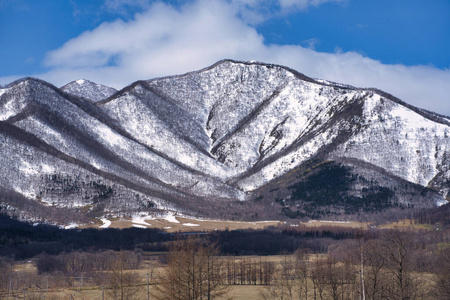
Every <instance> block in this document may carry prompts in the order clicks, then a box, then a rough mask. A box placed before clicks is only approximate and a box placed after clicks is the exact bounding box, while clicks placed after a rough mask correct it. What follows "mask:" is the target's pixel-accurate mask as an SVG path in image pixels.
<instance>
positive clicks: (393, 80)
mask: <svg viewBox="0 0 450 300" xmlns="http://www.w3.org/2000/svg"><path fill="white" fill-rule="evenodd" d="M238 2H239V3H240V5H241V6H239V5H237V4H236V3H238ZM262 2H264V0H235V2H233V1H231V2H230V1H222V0H195V1H192V2H189V3H188V4H186V5H184V6H182V7H181V8H179V9H177V8H174V7H173V6H170V5H166V4H162V3H153V4H151V5H150V6H149V9H148V10H147V11H145V12H144V13H140V14H137V15H136V16H135V17H134V18H133V19H132V20H130V21H128V22H125V21H121V20H117V21H114V22H109V23H103V24H101V25H100V26H99V27H97V28H95V29H94V30H92V31H86V32H84V33H83V34H81V35H80V36H78V37H76V38H74V39H72V40H70V41H68V42H67V43H65V44H64V45H63V46H62V47H61V48H59V49H56V50H54V51H51V52H49V53H48V56H47V58H46V60H45V63H46V65H47V66H48V67H49V69H50V71H49V72H47V73H45V74H41V75H39V77H41V78H43V79H46V80H48V81H50V82H52V83H54V84H56V85H58V86H61V85H63V84H65V83H67V82H70V81H73V80H75V79H79V78H86V79H90V80H93V81H96V82H98V83H103V84H106V85H110V86H113V87H115V88H122V87H124V86H125V85H128V84H130V83H132V82H133V81H136V80H139V79H150V78H154V77H158V76H165V75H173V74H180V73H184V72H187V71H192V70H196V69H200V68H203V67H206V66H208V65H210V64H213V63H214V62H216V61H218V60H220V59H223V58H233V59H239V60H258V61H263V62H270V63H278V64H282V65H286V66H289V67H291V68H293V69H296V70H298V71H299V72H302V73H304V74H305V75H307V76H310V77H315V78H321V79H327V80H331V81H336V82H341V83H347V84H351V85H354V86H358V87H376V88H379V89H382V90H384V91H386V92H388V93H391V94H393V95H394V96H397V97H399V98H401V99H402V100H404V101H406V102H408V103H410V104H413V105H415V106H418V107H422V108H426V109H429V110H432V111H436V112H438V113H442V114H446V115H450V101H449V100H450V99H449V96H448V95H450V84H449V83H450V70H441V69H438V68H434V67H431V66H410V67H408V66H403V65H385V64H382V63H381V62H379V61H376V60H373V59H370V58H368V57H365V56H363V55H361V54H359V53H356V52H345V53H343V52H342V51H340V52H339V51H336V52H335V53H321V52H317V51H315V50H314V49H313V48H312V47H309V48H305V47H302V46H300V45H267V44H265V43H264V37H263V36H262V35H260V34H258V32H257V31H256V30H255V28H254V27H253V26H252V25H249V22H248V20H243V19H242V7H245V8H246V9H249V10H251V8H252V7H257V5H258V3H262ZM296 2H298V1H296ZM306 2H307V4H308V5H319V4H321V3H323V2H325V0H310V1H306ZM282 3H283V4H282ZM290 3H293V1H291V2H288V1H287V0H284V1H283V0H280V5H284V7H288V6H289V5H294V4H290ZM242 5H244V6H242ZM0 83H5V81H4V79H3V80H2V79H1V78H0Z"/></svg>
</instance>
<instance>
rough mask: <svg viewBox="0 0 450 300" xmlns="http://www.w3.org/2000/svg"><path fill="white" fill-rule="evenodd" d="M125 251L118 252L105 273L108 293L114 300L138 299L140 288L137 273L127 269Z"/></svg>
mask: <svg viewBox="0 0 450 300" xmlns="http://www.w3.org/2000/svg"><path fill="white" fill-rule="evenodd" d="M128 259H129V257H128V256H127V253H125V252H122V251H121V252H119V253H118V254H117V256H116V260H115V263H114V264H113V265H112V266H111V269H110V271H109V272H108V273H107V275H106V280H107V286H108V294H109V295H110V297H112V298H113V299H115V300H132V299H140V297H141V295H140V293H141V288H140V287H139V285H138V284H139V277H138V275H137V273H135V272H131V271H129V270H128V269H129V265H128Z"/></svg>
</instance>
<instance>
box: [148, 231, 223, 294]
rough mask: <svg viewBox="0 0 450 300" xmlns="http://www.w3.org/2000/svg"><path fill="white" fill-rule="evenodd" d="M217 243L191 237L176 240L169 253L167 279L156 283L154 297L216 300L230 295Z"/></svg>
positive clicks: (165, 277)
mask: <svg viewBox="0 0 450 300" xmlns="http://www.w3.org/2000/svg"><path fill="white" fill-rule="evenodd" d="M218 253H219V250H218V247H217V246H216V245H207V244H205V243H204V241H202V240H201V239H198V238H194V237H189V238H188V239H187V240H179V241H176V242H175V243H174V244H173V245H172V246H171V247H170V251H169V254H168V264H167V266H166V268H165V272H164V277H163V278H164V280H162V281H161V282H160V283H159V284H158V285H157V286H156V293H155V294H154V297H155V298H156V299H160V300H197V299H215V298H217V297H219V296H223V295H226V293H227V292H228V287H227V286H225V285H223V284H222V279H221V277H220V276H221V269H222V265H223V264H222V261H221V260H220V259H219V257H218V256H217V255H218Z"/></svg>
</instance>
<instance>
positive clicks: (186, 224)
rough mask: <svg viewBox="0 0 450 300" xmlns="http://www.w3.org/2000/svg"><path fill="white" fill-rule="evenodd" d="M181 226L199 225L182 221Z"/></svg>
mask: <svg viewBox="0 0 450 300" xmlns="http://www.w3.org/2000/svg"><path fill="white" fill-rule="evenodd" d="M182 225H183V226H191V227H195V226H200V225H198V224H194V223H183V224H182Z"/></svg>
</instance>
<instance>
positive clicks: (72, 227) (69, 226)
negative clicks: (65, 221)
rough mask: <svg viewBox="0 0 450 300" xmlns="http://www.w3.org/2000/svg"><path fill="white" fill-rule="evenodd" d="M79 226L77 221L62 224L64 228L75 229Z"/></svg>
mask: <svg viewBox="0 0 450 300" xmlns="http://www.w3.org/2000/svg"><path fill="white" fill-rule="evenodd" d="M78 226H79V224H77V223H70V224H69V225H66V226H64V229H75V228H77V227H78Z"/></svg>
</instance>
